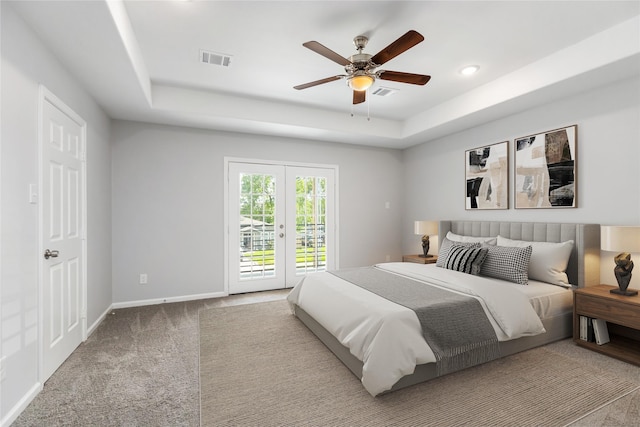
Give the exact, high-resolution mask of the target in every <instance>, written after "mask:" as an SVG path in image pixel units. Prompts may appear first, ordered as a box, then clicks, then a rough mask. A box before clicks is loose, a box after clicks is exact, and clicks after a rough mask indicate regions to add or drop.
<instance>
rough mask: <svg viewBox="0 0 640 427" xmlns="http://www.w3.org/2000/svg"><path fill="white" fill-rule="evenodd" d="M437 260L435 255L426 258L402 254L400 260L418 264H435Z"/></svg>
mask: <svg viewBox="0 0 640 427" xmlns="http://www.w3.org/2000/svg"><path fill="white" fill-rule="evenodd" d="M436 261H438V256H437V255H432V256H430V257H428V258H424V257H421V256H420V255H403V256H402V262H417V263H418V264H435V263H436Z"/></svg>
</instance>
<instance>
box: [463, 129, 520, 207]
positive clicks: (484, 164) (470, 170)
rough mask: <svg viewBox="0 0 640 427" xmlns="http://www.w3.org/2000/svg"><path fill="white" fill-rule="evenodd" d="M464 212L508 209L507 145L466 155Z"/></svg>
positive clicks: (506, 143) (475, 150) (501, 143)
mask: <svg viewBox="0 0 640 427" xmlns="http://www.w3.org/2000/svg"><path fill="white" fill-rule="evenodd" d="M464 155H465V191H466V196H465V209H466V210H484V209H509V141H503V142H497V143H495V144H490V145H485V146H482V147H477V148H472V149H470V150H466V151H465V154H464Z"/></svg>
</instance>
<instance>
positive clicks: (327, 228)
mask: <svg viewBox="0 0 640 427" xmlns="http://www.w3.org/2000/svg"><path fill="white" fill-rule="evenodd" d="M334 176H335V171H334V170H333V169H331V168H315V167H306V166H305V167H302V166H287V165H282V164H258V163H243V162H229V163H228V179H229V184H228V194H227V204H228V227H229V229H228V248H227V258H228V267H227V272H228V274H227V276H228V282H229V293H230V294H236V293H243V292H254V291H262V290H268V289H282V288H285V287H293V286H294V285H295V284H296V283H297V281H298V280H299V279H300V277H301V276H304V275H306V274H310V273H314V272H319V271H325V270H327V269H330V268H334V266H335V259H336V256H335V253H336V251H335V242H336V226H335V210H336V207H335V200H334V199H335V178H334Z"/></svg>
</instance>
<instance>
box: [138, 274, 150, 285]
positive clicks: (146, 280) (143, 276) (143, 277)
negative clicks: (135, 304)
mask: <svg viewBox="0 0 640 427" xmlns="http://www.w3.org/2000/svg"><path fill="white" fill-rule="evenodd" d="M147 283H149V276H147V273H140V284H141V285H146V284H147Z"/></svg>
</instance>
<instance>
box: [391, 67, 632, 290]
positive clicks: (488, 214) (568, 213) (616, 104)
mask: <svg viewBox="0 0 640 427" xmlns="http://www.w3.org/2000/svg"><path fill="white" fill-rule="evenodd" d="M573 124H577V125H578V143H577V173H578V181H577V182H578V187H577V188H578V189H577V191H578V199H577V201H578V207H577V208H575V209H517V210H516V209H513V188H514V185H513V184H514V183H513V156H514V147H513V140H514V139H515V138H518V137H521V136H526V135H530V134H535V133H538V132H542V131H545V130H552V129H557V128H560V127H565V126H569V125H573ZM507 140H508V141H510V142H509V150H510V152H509V153H510V154H509V156H510V165H509V167H510V169H509V171H510V172H509V175H510V176H509V179H510V182H509V199H510V209H508V210H490V211H489V210H485V211H466V210H465V205H464V197H465V180H464V174H465V168H464V152H465V150H468V149H471V148H475V147H480V146H484V145H488V144H492V143H495V142H500V141H507ZM403 154H404V156H403V163H404V166H405V186H406V189H407V193H406V204H405V209H404V212H403V215H404V221H403V235H404V243H403V247H404V250H405V251H413V252H417V250H418V249H419V248H417V246H418V243H417V242H418V240H419V238H417V236H413V235H412V234H411V233H412V231H411V229H410V228H411V224H413V221H414V220H416V219H436V220H437V219H469V220H507V221H537V222H590V223H599V224H603V225H640V167H639V165H640V79H638V78H634V79H630V80H625V81H621V82H618V83H616V84H613V85H610V86H606V87H602V88H599V89H597V90H593V91H589V92H585V93H583V94H580V95H578V96H574V97H571V98H566V99H561V100H556V101H551V102H550V103H548V104H546V105H544V106H542V107H540V108H535V109H532V110H528V111H525V112H523V113H519V114H515V115H513V116H509V117H505V118H503V119H500V120H496V121H493V122H491V123H487V124H484V125H482V126H478V127H475V128H472V129H469V130H466V131H464V132H460V133H456V134H453V135H449V136H447V137H444V138H440V139H438V140H434V141H430V142H428V143H425V144H422V145H419V146H416V147H413V148H411V149H408V150H405V151H404V153H403ZM417 171H421V173H422V176H424V177H425V179H424V180H423V181H421V180H417V179H416V178H415V177H416V172H417ZM425 181H426V182H428V183H431V184H426V185H425ZM434 249H435V248H434ZM614 255H615V254H611V253H608V252H606V253H605V252H603V253H602V260H601V266H602V268H601V280H602V282H603V283H609V284H613V285H615V284H616V281H615V277H614V276H613V267H614V264H613V256H614ZM638 255H640V254H638ZM635 259H636V262H640V260H639V257H638V256H635ZM608 267H611V268H608ZM631 287H635V288H640V274H634V277H633V279H632V284H631Z"/></svg>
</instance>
